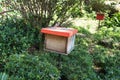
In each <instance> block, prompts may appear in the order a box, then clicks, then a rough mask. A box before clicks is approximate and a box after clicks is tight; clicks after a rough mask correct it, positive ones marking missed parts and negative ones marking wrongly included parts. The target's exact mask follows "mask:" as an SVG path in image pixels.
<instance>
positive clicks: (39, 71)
mask: <svg viewBox="0 0 120 80" xmlns="http://www.w3.org/2000/svg"><path fill="white" fill-rule="evenodd" d="M5 71H6V73H8V74H9V75H10V77H11V78H16V79H15V80H18V79H20V80H58V79H59V78H60V76H59V75H60V73H59V71H58V70H57V68H56V67H54V66H53V65H52V64H50V63H48V62H47V61H46V60H45V59H40V58H39V57H38V56H32V55H28V54H14V55H11V56H10V57H9V58H8V61H7V62H6V65H5Z"/></svg>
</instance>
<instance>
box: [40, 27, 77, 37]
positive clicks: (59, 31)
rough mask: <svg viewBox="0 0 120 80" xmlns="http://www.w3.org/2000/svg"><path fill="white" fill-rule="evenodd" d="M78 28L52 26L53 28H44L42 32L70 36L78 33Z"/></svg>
mask: <svg viewBox="0 0 120 80" xmlns="http://www.w3.org/2000/svg"><path fill="white" fill-rule="evenodd" d="M77 31H78V30H76V29H73V28H63V27H51V28H42V29H41V33H45V34H52V35H58V36H64V37H70V36H72V35H74V34H76V33H77Z"/></svg>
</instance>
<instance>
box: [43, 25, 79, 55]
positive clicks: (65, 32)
mask: <svg viewBox="0 0 120 80" xmlns="http://www.w3.org/2000/svg"><path fill="white" fill-rule="evenodd" d="M41 32H42V33H44V34H45V50H47V51H53V52H56V53H60V54H65V55H67V54H69V53H70V52H71V51H72V50H73V49H74V42H75V34H76V33H77V30H75V29H71V28H60V27H52V28H43V29H42V30H41Z"/></svg>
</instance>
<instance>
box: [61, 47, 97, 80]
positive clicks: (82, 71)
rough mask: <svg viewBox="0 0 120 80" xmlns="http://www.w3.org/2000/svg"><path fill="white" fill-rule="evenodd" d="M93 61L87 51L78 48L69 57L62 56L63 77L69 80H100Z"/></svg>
mask: <svg viewBox="0 0 120 80" xmlns="http://www.w3.org/2000/svg"><path fill="white" fill-rule="evenodd" d="M81 47H82V46H81ZM92 61H93V60H92V57H91V56H90V54H89V53H88V52H87V49H84V48H80V46H79V47H76V48H75V50H74V51H73V52H72V53H71V54H69V55H68V56H62V69H61V72H62V75H63V76H64V77H66V78H67V79H68V80H98V78H97V75H96V74H95V72H94V70H93V68H92V66H93V63H92Z"/></svg>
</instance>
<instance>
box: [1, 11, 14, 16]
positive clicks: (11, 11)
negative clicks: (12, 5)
mask: <svg viewBox="0 0 120 80" xmlns="http://www.w3.org/2000/svg"><path fill="white" fill-rule="evenodd" d="M12 11H14V10H9V11H3V12H0V15H2V14H4V13H8V12H12Z"/></svg>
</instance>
